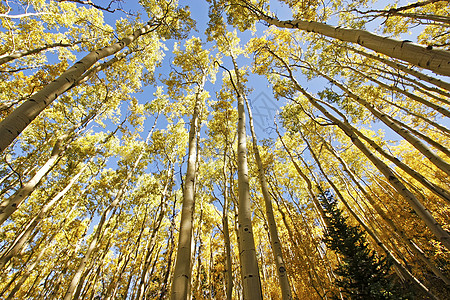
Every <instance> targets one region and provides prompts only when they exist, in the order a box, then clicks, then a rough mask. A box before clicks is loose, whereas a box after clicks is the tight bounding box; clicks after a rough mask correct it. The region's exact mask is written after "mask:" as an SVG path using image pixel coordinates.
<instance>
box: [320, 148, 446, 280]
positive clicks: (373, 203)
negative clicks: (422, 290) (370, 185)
mask: <svg viewBox="0 0 450 300" xmlns="http://www.w3.org/2000/svg"><path fill="white" fill-rule="evenodd" d="M322 141H323V145H325V148H326V149H327V150H328V151H329V152H330V153H331V154H332V155H333V156H334V157H336V159H337V160H338V161H339V162H340V163H341V165H342V167H343V169H344V171H345V172H346V173H347V174H348V175H349V177H350V179H351V180H352V182H353V183H354V184H355V186H357V187H358V189H359V190H360V191H361V192H362V194H363V196H364V198H365V199H367V200H368V201H369V203H370V205H371V206H372V207H373V208H374V209H375V211H376V212H377V213H378V214H379V216H380V217H381V218H382V219H383V221H384V222H385V223H386V225H387V226H388V228H389V231H390V232H391V233H392V234H394V235H397V236H399V237H400V239H401V240H402V242H403V243H404V244H405V245H407V246H408V247H409V249H411V251H412V252H413V253H414V255H416V256H417V257H418V258H419V259H420V260H422V261H423V262H424V263H425V265H427V266H428V268H429V269H430V270H431V271H432V272H433V273H434V274H435V275H436V276H437V277H439V278H440V279H441V280H442V281H443V282H445V284H447V285H450V280H449V279H448V277H447V276H446V275H445V274H443V273H442V272H441V271H440V270H439V269H438V268H437V267H436V266H435V265H434V264H433V263H432V262H431V261H430V260H429V259H428V257H426V255H425V253H424V252H423V250H422V249H420V248H419V246H417V245H416V243H414V242H413V241H412V240H411V239H410V238H408V237H407V236H406V233H405V232H404V231H403V230H402V229H400V228H399V227H398V226H396V225H395V223H394V222H393V221H392V219H391V218H389V217H388V215H387V214H386V212H385V211H384V210H383V209H382V208H381V207H380V205H378V203H376V201H375V199H373V197H372V196H371V195H370V194H369V193H368V192H367V191H366V189H365V188H364V187H363V186H362V185H361V183H360V182H359V181H358V180H357V178H356V176H355V174H354V173H353V172H352V171H351V170H350V168H349V167H348V165H347V163H346V162H345V161H344V160H343V159H342V158H341V157H340V156H339V154H338V153H337V152H336V151H335V150H334V149H333V147H332V145H329V144H328V143H327V142H326V141H325V140H322Z"/></svg>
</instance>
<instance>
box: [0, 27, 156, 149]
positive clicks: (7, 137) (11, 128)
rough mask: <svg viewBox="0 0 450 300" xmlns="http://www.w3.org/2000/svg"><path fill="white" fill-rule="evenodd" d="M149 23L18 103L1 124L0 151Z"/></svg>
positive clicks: (91, 54) (93, 54)
mask: <svg viewBox="0 0 450 300" xmlns="http://www.w3.org/2000/svg"><path fill="white" fill-rule="evenodd" d="M152 27H153V26H152V25H150V24H147V25H146V26H144V27H142V28H140V29H137V30H135V31H134V32H133V33H132V34H130V35H128V36H126V37H124V38H122V39H121V40H120V41H118V42H117V43H114V44H112V45H110V46H106V47H104V48H102V49H99V50H95V51H92V52H91V53H89V54H88V55H86V56H85V57H84V58H83V59H81V60H80V61H78V62H77V63H75V64H74V65H73V66H72V67H70V68H69V69H67V70H66V71H65V72H64V73H63V74H62V75H61V76H59V77H58V78H57V79H56V80H54V81H52V82H51V83H50V84H48V85H46V86H45V87H44V88H43V89H42V90H40V91H39V92H37V93H35V94H34V95H33V96H31V97H30V98H29V99H28V100H26V101H25V102H24V103H23V104H22V105H21V106H19V107H18V108H17V109H15V110H14V111H13V112H12V113H11V114H9V115H8V116H7V117H6V118H5V119H4V120H3V121H2V122H1V123H0V153H1V152H3V151H4V150H5V149H6V148H7V147H8V146H9V145H10V144H11V143H12V142H13V141H14V140H15V139H16V138H17V136H18V135H19V134H20V133H21V132H22V131H23V130H24V129H25V128H26V127H27V126H28V125H29V124H30V123H31V122H32V121H33V120H34V119H35V118H36V117H37V116H38V115H39V114H40V113H41V112H42V111H43V110H44V109H45V108H46V107H47V106H49V105H50V104H51V103H52V102H53V100H55V99H56V98H57V97H58V96H59V95H61V94H63V93H64V92H66V91H67V90H69V89H70V88H71V87H72V86H73V84H74V83H75V82H76V81H77V80H78V79H79V78H80V77H81V76H82V75H83V74H84V73H85V72H86V71H87V70H89V68H90V67H92V65H94V64H95V63H96V62H97V61H99V60H100V59H102V58H104V57H107V56H110V55H112V54H115V53H117V52H118V51H120V50H122V49H123V48H124V47H126V46H128V45H129V44H130V43H131V42H133V41H135V40H136V39H137V38H139V37H140V36H141V35H144V34H146V33H149V32H151V31H152Z"/></svg>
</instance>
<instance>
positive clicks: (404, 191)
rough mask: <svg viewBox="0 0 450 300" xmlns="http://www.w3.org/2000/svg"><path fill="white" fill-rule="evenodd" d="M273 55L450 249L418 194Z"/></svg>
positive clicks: (445, 235) (446, 235)
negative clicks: (321, 103) (417, 196)
mask: <svg viewBox="0 0 450 300" xmlns="http://www.w3.org/2000/svg"><path fill="white" fill-rule="evenodd" d="M270 52H271V53H272V55H274V56H275V57H277V59H279V60H280V62H281V63H282V64H283V65H284V66H285V68H286V70H287V71H288V73H289V78H290V79H291V81H292V82H293V84H294V86H295V89H296V90H297V91H299V92H300V93H302V94H303V95H304V96H305V97H306V98H307V99H308V100H309V102H310V103H311V104H312V105H313V106H314V107H316V108H317V109H318V110H319V111H321V112H322V113H323V114H324V115H325V116H326V117H327V118H328V119H329V120H331V121H332V122H333V123H334V124H336V125H337V126H338V127H339V128H340V129H341V130H342V131H343V132H344V133H345V134H346V135H347V136H348V137H349V138H350V140H351V141H352V143H353V144H354V145H355V146H356V147H357V148H358V149H359V150H360V151H361V152H362V153H363V154H364V155H365V156H366V157H367V158H368V159H369V160H370V161H371V162H372V163H373V164H374V165H375V167H376V168H377V169H378V170H379V171H380V172H381V173H382V174H383V175H384V176H385V177H386V178H387V179H388V181H389V183H390V184H391V185H392V186H393V187H394V188H395V189H396V191H397V192H398V193H399V194H400V195H401V196H402V197H403V198H404V199H405V200H406V201H407V202H408V203H409V205H410V206H411V207H412V208H413V209H414V211H415V212H416V213H417V215H418V216H419V217H420V218H421V219H422V220H423V221H424V223H425V224H426V225H427V227H428V228H429V229H430V230H431V232H433V234H434V235H435V237H436V238H437V240H438V241H440V242H441V243H442V245H444V246H445V247H446V248H447V249H450V234H449V233H448V232H447V231H445V230H444V229H443V228H442V227H441V225H440V224H439V223H438V222H437V221H436V219H435V218H434V217H433V216H432V215H431V213H430V212H429V211H428V209H427V208H425V207H424V206H423V204H422V203H421V202H420V201H419V200H418V199H417V198H416V196H415V195H414V194H413V193H412V192H411V191H410V190H409V189H408V188H407V187H406V186H405V185H404V184H403V183H402V182H401V181H400V180H399V179H398V178H397V176H395V174H394V172H392V170H391V168H390V167H389V166H387V165H386V164H385V163H384V162H383V161H382V160H381V159H379V158H378V157H376V156H375V155H374V154H373V153H372V152H371V151H370V150H369V149H368V148H367V147H366V145H364V143H362V142H361V140H360V139H359V138H358V136H357V135H356V134H355V128H354V127H353V126H352V125H350V124H349V123H348V122H346V121H341V120H339V119H338V118H336V117H335V116H334V115H332V114H331V113H329V112H328V111H327V110H326V109H325V108H324V107H323V106H322V105H320V104H319V102H321V101H320V100H318V99H315V98H314V97H313V96H312V95H311V94H309V93H308V92H307V91H306V90H305V89H303V88H302V87H301V86H300V84H299V83H298V82H297V80H295V78H294V76H293V74H292V70H291V69H290V67H289V66H288V65H287V64H286V62H284V61H283V60H282V59H281V58H280V57H279V56H277V55H276V54H275V53H273V52H272V51H270Z"/></svg>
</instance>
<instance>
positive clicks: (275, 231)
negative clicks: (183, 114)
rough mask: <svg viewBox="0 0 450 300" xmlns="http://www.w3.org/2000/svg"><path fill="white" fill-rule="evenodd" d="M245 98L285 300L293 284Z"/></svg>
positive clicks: (290, 296) (248, 106) (290, 294)
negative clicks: (291, 283)
mask: <svg viewBox="0 0 450 300" xmlns="http://www.w3.org/2000/svg"><path fill="white" fill-rule="evenodd" d="M244 99H245V104H246V106H247V113H248V116H249V123H250V131H251V133H252V140H253V152H254V154H255V159H256V163H257V165H258V175H259V183H260V185H261V191H262V194H263V198H264V203H265V207H266V217H267V223H268V227H269V234H270V242H271V244H272V251H273V256H274V260H275V265H276V268H277V274H278V280H279V282H280V288H281V296H282V299H283V300H289V299H292V292H291V286H290V284H289V278H288V276H287V272H286V266H285V263H284V258H283V252H282V248H281V243H280V239H279V236H278V229H277V224H276V222H275V217H274V213H273V207H272V198H271V197H270V194H269V189H268V186H267V180H266V176H265V175H264V167H263V164H262V161H261V156H260V154H259V149H258V141H257V138H256V133H255V129H254V127H253V115H252V111H251V109H250V105H249V104H248V101H247V99H246V98H245V96H244Z"/></svg>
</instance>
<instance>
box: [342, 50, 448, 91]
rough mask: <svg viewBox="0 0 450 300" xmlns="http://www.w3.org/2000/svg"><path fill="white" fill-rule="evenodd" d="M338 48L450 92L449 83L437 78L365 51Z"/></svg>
mask: <svg viewBox="0 0 450 300" xmlns="http://www.w3.org/2000/svg"><path fill="white" fill-rule="evenodd" d="M340 46H341V47H344V48H346V49H349V50H351V51H353V52H356V53H358V54H361V55H364V56H366V57H368V58H371V59H375V60H378V61H379V62H382V63H384V64H386V65H388V66H390V67H392V68H394V69H398V70H400V71H403V72H405V73H407V74H409V75H412V76H414V77H416V78H417V79H420V80H423V81H426V82H428V83H431V84H433V85H435V86H437V87H440V88H442V89H444V90H447V91H448V92H450V83H448V82H445V81H442V80H440V79H439V78H435V77H432V76H429V75H427V74H424V73H421V72H418V71H416V70H413V69H411V68H408V67H406V66H404V65H402V64H399V63H397V62H395V61H391V60H388V59H385V58H383V57H380V56H377V55H373V54H370V53H367V52H365V51H361V50H359V49H356V48H353V47H349V46H345V45H340Z"/></svg>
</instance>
